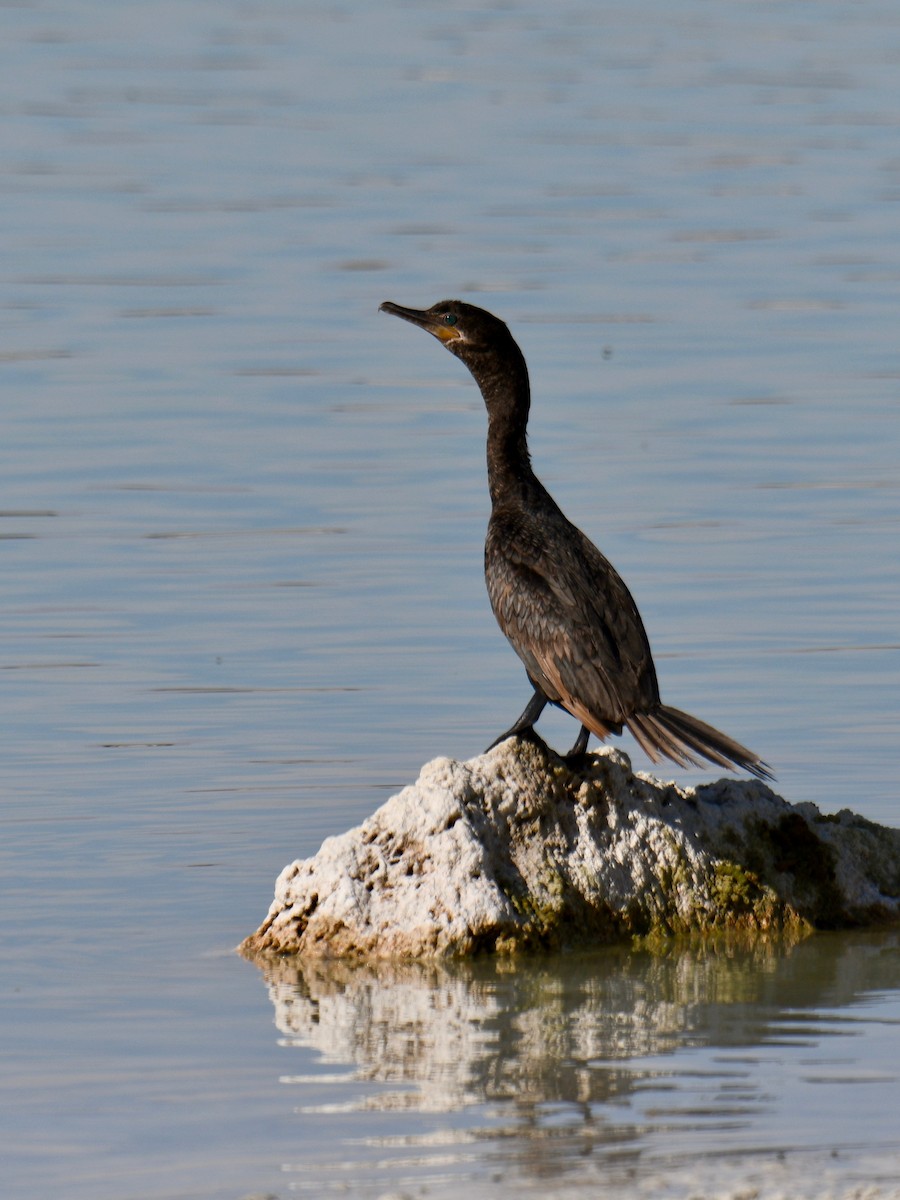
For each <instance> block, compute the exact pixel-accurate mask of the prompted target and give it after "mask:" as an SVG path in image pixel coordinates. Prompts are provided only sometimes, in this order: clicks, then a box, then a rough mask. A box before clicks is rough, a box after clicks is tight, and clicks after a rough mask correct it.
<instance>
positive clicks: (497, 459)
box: [380, 300, 773, 780]
mask: <svg viewBox="0 0 900 1200" xmlns="http://www.w3.org/2000/svg"><path fill="white" fill-rule="evenodd" d="M380 311H381V312H385V313H389V314H391V315H392V316H395V317H400V318H402V319H403V320H404V321H409V322H410V323H411V324H413V325H416V326H418V328H420V329H424V330H425V331H426V332H427V333H430V334H432V335H433V336H434V337H436V338H437V340H438V341H439V342H441V343H442V345H443V346H445V347H446V349H447V350H449V351H450V353H451V354H453V355H455V357H456V358H458V359H460V360H461V361H462V362H463V363H464V364H465V365H466V367H468V369H469V371H470V372H471V374H472V376H473V378H474V380H475V382H476V383H477V384H478V387H479V389H480V390H481V395H482V397H483V399H484V403H485V407H486V409H487V417H488V432H487V473H488V489H489V492H490V499H491V515H490V520H489V522H488V528H487V537H486V541H485V547H484V572H485V582H486V583H487V590H488V596H489V598H490V602H491V607H492V609H493V611H494V616H495V617H496V619H497V623H498V625H499V626H500V628H501V630H502V631H503V633H504V634H505V635H506V638H507V640H508V641H509V643H510V645H511V646H512V648H513V649H514V650H515V652H516V654H517V655H518V656H519V658H520V659H521V660H522V663H523V665H524V667H525V671H526V674H527V676H528V679H529V682H530V683H531V686H532V689H533V693H532V696H531V699H530V700H529V702H528V704H527V706H526V708H525V710H524V711H523V712H522V714H521V716H520V717H519V718H518V719H517V720H516V721H515V722H514V723H513V725H511V726H510V728H509V729H508V730H506V732H505V733H502V734H501V735H500V737H498V738H497V739H496V740H495V741H494V742H492V743H491V745H490V746H489V747H488V750H491V749H493V747H494V746H496V745H498V744H499V743H500V742H502V741H505V740H506V739H507V738H510V737H524V738H532V739H534V738H536V737H537V736H538V735H537V734H536V731H535V729H534V725H535V722H536V721H537V719H538V718H539V717H540V715H541V713H542V712H543V711H544V709H545V707H546V706H547V704H552V705H555V706H556V707H558V708H562V709H565V710H566V711H567V712H569V713H571V715H572V716H573V717H575V718H576V720H578V721H580V722H581V729H580V732H579V734H578V737H577V739H576V741H575V744H574V745H573V746H572V749H571V750H570V751H569V753H568V754H567V755H566V756H565V757H566V758H567V759H570V760H579V759H581V758H582V757H583V756H584V755H585V754H586V752H587V747H588V742H589V739H590V736H591V734H593V735H594V736H595V737H597V738H599V739H600V741H604V740H605V739H606V738H608V737H609V736H610V735H619V734H621V733H622V731H623V728H626V727H627V729H628V730H629V732H630V733H631V734H632V735H633V737H634V738H635V740H636V741H637V743H638V745H639V746H640V747H641V749H642V750H643V751H644V752H645V753H646V754H647V756H648V757H649V758H650V760H651V762H654V763H656V762H659V761H660V759H661V758H667V759H670V760H671V761H673V762H675V763H677V764H678V765H679V766H681V767H688V766H695V767H699V766H702V765H703V762H702V760H704V759H705V760H707V761H708V762H711V763H714V764H716V765H718V766H721V767H726V768H728V769H736V768H739V769H743V770H745V771H748V772H749V773H750V774H751V775H755V776H756V777H757V778H759V779H764V780H765V779H772V778H773V775H772V772H771V769H770V767H769V765H768V764H767V763H765V762H764V761H763V760H762V759H761V758H760V757H759V755H757V754H755V753H754V752H753V751H752V750H748V749H747V747H746V746H742V745H741V744H740V742H737V741H735V740H734V739H733V738H731V737H729V736H728V735H727V734H724V733H721V732H720V731H719V730H718V729H714V728H713V726H712V725H707V724H706V722H705V721H700V720H698V719H697V718H696V717H693V716H691V715H690V714H689V713H686V712H682V711H681V709H678V708H672V707H671V706H670V705H667V704H663V703H662V701H661V699H660V692H659V684H658V681H657V676H656V668H655V667H654V665H653V655H652V653H651V650H650V642H649V640H648V637H647V633H646V630H645V629H644V623H643V621H642V620H641V616H640V613H639V612H638V608H637V605H636V603H635V601H634V599H633V597H632V595H631V592H630V591H629V590H628V588H627V587H626V585H625V583H624V582H623V580H622V579H621V577H620V576H619V574H618V572H617V571H616V569H615V568H614V567H613V565H612V563H610V562H609V560H608V559H607V558H605V557H604V555H603V554H602V553H601V552H600V551H599V550H598V549H597V547H596V546H595V545H594V544H593V542H591V541H590V539H589V538H588V537H587V536H586V535H585V534H584V533H582V532H581V530H580V529H578V527H577V526H575V525H574V524H573V523H572V522H571V521H569V520H568V519H567V517H566V516H565V515H564V514H563V512H562V510H561V509H560V507H559V505H558V504H557V503H556V501H555V500H554V499H553V497H552V496H551V495H550V493H549V492H548V491H547V489H546V488H545V487H544V485H543V484H542V483H541V481H540V480H539V479H538V477H537V475H536V474H535V472H534V470H533V468H532V465H531V457H530V454H529V450H528V438H527V426H528V413H529V408H530V404H531V389H530V383H529V377H528V368H527V366H526V363H525V358H524V355H523V354H522V351H521V350H520V349H519V346H518V344H517V343H516V341H515V340H514V338H513V336H512V334H511V333H510V331H509V329H508V328H507V326H506V325H505V324H504V322H503V321H501V320H500V318H499V317H496V316H494V315H493V313H490V312H487V311H486V310H485V309H483V308H478V307H476V306H475V305H474V304H468V303H466V302H464V301H462V300H441V301H440V302H439V303H437V304H434V305H432V307H431V308H428V309H416V308H406V307H404V306H403V305H400V304H394V303H393V302H392V301H390V300H386V301H385V302H384V303H383V304H382V305H381V306H380Z"/></svg>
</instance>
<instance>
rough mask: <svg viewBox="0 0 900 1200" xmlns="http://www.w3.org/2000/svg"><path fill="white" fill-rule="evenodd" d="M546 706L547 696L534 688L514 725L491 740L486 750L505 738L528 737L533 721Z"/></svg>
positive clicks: (531, 731)
mask: <svg viewBox="0 0 900 1200" xmlns="http://www.w3.org/2000/svg"><path fill="white" fill-rule="evenodd" d="M546 706H547V697H546V696H545V695H544V693H543V692H542V691H540V690H539V689H538V688H535V689H534V695H533V696H532V697H531V699H530V700H529V701H528V706H527V708H526V709H525V711H524V712H523V713H522V715H521V717H519V719H518V720H517V721H516V723H515V724H514V725H512V726H511V727H510V728H509V729H507V731H506V733H501V734H500V736H499V737H498V738H496V739H495V740H494V741H493V742H491V744H490V745H489V746H488V750H493V748H494V747H495V746H499V745H500V743H501V742H505V741H506V739H507V738H511V737H523V736H524V737H528V736H529V734H531V733H533V732H534V723H535V721H536V720H537V719H538V717H539V716H540V715H541V713H542V712H543V711H544V709H545V708H546ZM485 754H487V750H485Z"/></svg>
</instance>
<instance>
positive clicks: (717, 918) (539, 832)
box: [241, 739, 900, 958]
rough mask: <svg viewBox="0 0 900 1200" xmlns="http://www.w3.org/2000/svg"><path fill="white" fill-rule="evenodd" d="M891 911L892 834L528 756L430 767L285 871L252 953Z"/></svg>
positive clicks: (508, 754)
mask: <svg viewBox="0 0 900 1200" xmlns="http://www.w3.org/2000/svg"><path fill="white" fill-rule="evenodd" d="M898 916H900V830H896V829H887V828H884V827H881V826H877V825H874V824H872V823H871V822H869V821H866V820H865V819H864V818H862V817H858V816H854V814H852V813H850V812H849V811H847V810H844V811H843V812H841V813H839V814H838V815H837V816H835V817H825V816H822V815H821V814H820V813H819V811H818V809H817V808H816V807H815V805H812V804H803V805H797V806H792V805H789V804H788V803H786V801H784V800H783V799H781V798H780V797H779V796H777V795H776V794H775V793H774V792H773V791H771V789H770V788H768V787H767V786H766V785H765V784H763V783H760V782H758V781H756V780H753V781H742V780H738V779H723V780H720V781H719V782H717V783H714V784H710V785H707V786H703V787H700V788H696V789H694V788H679V787H677V786H676V785H675V784H674V783H663V782H660V781H659V780H656V779H654V778H652V777H651V776H649V775H643V774H633V773H632V771H631V766H630V763H629V762H628V759H627V757H626V756H625V755H624V754H622V753H621V752H619V751H616V750H610V749H605V750H602V751H601V752H600V753H598V754H596V755H590V756H588V758H587V760H586V763H585V766H584V768H583V769H579V770H573V769H572V768H571V767H570V766H569V765H568V764H566V763H565V762H564V761H563V760H561V759H559V758H558V757H557V756H556V755H555V754H553V752H552V751H550V750H548V749H547V748H546V747H545V746H543V744H541V743H532V742H525V741H521V740H513V739H511V740H509V741H507V742H504V743H503V744H502V745H500V746H498V747H496V748H495V749H494V750H492V751H490V752H488V753H487V754H484V755H481V756H480V757H479V758H474V759H471V760H470V761H469V762H464V763H460V762H455V761H453V760H452V759H447V758H438V759H435V760H434V761H433V762H430V763H427V764H426V765H425V766H424V767H423V768H422V772H421V774H420V776H419V779H418V780H417V781H416V783H415V784H413V785H412V786H410V787H407V788H404V789H403V791H402V792H400V793H399V794H398V795H396V796H393V797H391V799H390V800H388V801H387V803H386V804H384V805H383V806H382V807H381V808H380V809H378V810H377V812H375V813H373V814H372V816H371V817H369V819H368V820H367V821H364V822H363V824H362V825H360V826H358V827H357V828H355V829H351V830H350V831H349V832H348V833H345V834H342V835H341V836H340V837H332V838H328V839H327V840H326V841H325V842H324V843H323V844H322V847H321V849H320V850H319V852H318V854H316V855H315V857H313V858H310V859H306V860H305V861H298V862H294V863H292V864H291V865H290V866H288V867H286V868H285V869H284V871H282V873H281V875H280V876H279V878H278V881H277V883H276V887H275V899H274V901H273V903H272V906H271V908H270V910H269V914H268V916H267V918H266V920H265V921H264V922H263V924H262V925H261V927H260V928H259V930H257V932H256V933H255V934H252V935H251V936H250V937H249V938H247V940H246V941H245V942H244V943H243V946H242V947H241V949H242V950H243V951H244V952H245V953H248V954H259V953H276V954H286V953H287V954H301V955H319V956H357V957H372V958H419V957H432V956H447V955H456V956H461V955H470V954H474V953H477V952H479V951H484V950H489V951H498V952H511V951H515V950H520V949H526V948H537V947H554V946H561V945H575V944H580V945H584V944H592V943H594V944H596V943H599V942H604V941H611V940H616V939H621V938H626V937H634V936H641V937H646V936H658V935H678V934H688V933H697V932H706V931H711V930H718V929H747V930H767V929H775V928H782V927H794V928H798V929H799V928H812V927H816V926H822V927H834V926H839V925H854V924H855V925H859V924H874V923H884V922H888V921H895V920H896V919H897V918H898Z"/></svg>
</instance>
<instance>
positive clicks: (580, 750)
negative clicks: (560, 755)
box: [564, 725, 591, 759]
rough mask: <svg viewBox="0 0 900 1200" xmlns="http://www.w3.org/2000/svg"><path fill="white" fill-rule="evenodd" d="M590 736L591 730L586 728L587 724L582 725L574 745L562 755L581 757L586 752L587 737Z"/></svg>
mask: <svg viewBox="0 0 900 1200" xmlns="http://www.w3.org/2000/svg"><path fill="white" fill-rule="evenodd" d="M590 736H591V731H590V730H589V729H588V727H587V725H582V727H581V732H580V733H579V735H578V738H577V740H576V742H575V745H574V746H573V747H572V749H571V750H570V751H569V753H568V754H566V755H564V757H565V758H574V759H577V758H582V757H583V756H584V755H585V754H586V753H587V744H588V738H589V737H590Z"/></svg>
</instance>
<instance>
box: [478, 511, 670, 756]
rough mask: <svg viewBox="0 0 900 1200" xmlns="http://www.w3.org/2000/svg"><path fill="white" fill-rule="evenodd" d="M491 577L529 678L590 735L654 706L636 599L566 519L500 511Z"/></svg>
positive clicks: (493, 533) (491, 540)
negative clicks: (578, 721)
mask: <svg viewBox="0 0 900 1200" xmlns="http://www.w3.org/2000/svg"><path fill="white" fill-rule="evenodd" d="M560 521H562V522H564V523H565V528H564V529H562V528H560V529H557V528H556V526H557V525H558V523H559V522H560ZM485 575H486V578H487V583H488V592H489V594H490V598H491V604H492V606H493V609H494V614H495V616H496V618H497V621H498V623H499V625H500V628H501V629H502V630H503V632H504V633H505V634H506V636H507V638H508V639H509V641H510V643H511V644H512V646H513V648H514V649H515V651H516V653H517V654H518V655H519V657H520V658H521V659H522V661H523V662H524V663H525V666H526V669H527V670H528V673H529V675H531V677H532V678H533V679H534V680H535V682H537V683H538V684H539V685H540V686H541V687H542V688H543V689H544V690H545V691H546V693H547V695H548V696H549V697H550V699H552V700H557V701H559V703H561V704H562V705H563V706H564V707H565V708H567V709H568V710H569V711H570V712H571V713H573V715H575V716H577V717H578V718H579V719H580V720H581V721H582V722H583V724H585V725H587V726H588V728H594V727H596V726H598V725H601V726H602V725H610V724H611V725H619V724H621V723H622V722H623V721H625V720H626V719H627V718H628V717H629V716H630V715H631V714H632V713H633V712H634V711H635V709H636V708H643V707H644V706H646V705H647V704H648V703H652V702H653V701H655V700H656V699H658V690H657V686H656V676H655V672H654V670H653V661H652V658H651V655H650V647H649V644H648V641H647V635H646V633H645V632H644V626H643V623H642V622H641V618H640V615H639V614H638V611H637V607H636V605H635V603H634V600H633V599H632V597H631V593H630V592H629V591H628V589H627V587H626V586H625V584H624V583H623V582H622V580H621V579H620V577H619V575H618V574H617V573H616V571H615V569H614V568H613V567H612V565H611V564H610V563H609V562H608V561H607V560H606V559H605V558H604V557H603V555H602V554H601V553H600V551H599V550H598V549H597V548H596V546H594V545H593V543H591V542H590V541H589V540H588V539H587V538H586V537H585V536H584V535H583V534H582V533H581V532H580V531H579V530H578V529H576V528H575V526H573V525H571V524H570V522H568V521H567V520H566V518H565V517H563V516H562V514H561V513H558V512H557V513H551V514H541V517H540V519H534V518H532V517H531V515H530V514H523V513H522V512H521V511H520V512H518V513H510V514H504V513H503V512H500V513H495V514H494V516H493V517H492V519H491V524H490V526H489V529H488V540H487V544H486V546H485ZM598 732H601V731H600V730H598ZM601 736H602V732H601Z"/></svg>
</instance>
